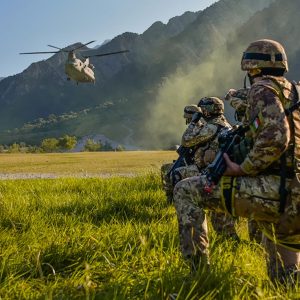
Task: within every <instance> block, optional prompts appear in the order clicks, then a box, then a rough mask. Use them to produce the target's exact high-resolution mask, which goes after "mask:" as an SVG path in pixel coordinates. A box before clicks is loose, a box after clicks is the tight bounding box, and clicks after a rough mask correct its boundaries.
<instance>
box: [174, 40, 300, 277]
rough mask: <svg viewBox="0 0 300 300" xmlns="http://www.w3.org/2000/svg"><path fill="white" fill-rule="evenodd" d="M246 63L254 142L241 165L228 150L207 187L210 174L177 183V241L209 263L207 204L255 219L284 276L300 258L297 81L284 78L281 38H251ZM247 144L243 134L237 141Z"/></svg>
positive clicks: (195, 261) (274, 266)
mask: <svg viewBox="0 0 300 300" xmlns="http://www.w3.org/2000/svg"><path fill="white" fill-rule="evenodd" d="M241 67H242V70H244V71H247V73H248V77H249V79H250V82H251V89H250V92H249V96H248V105H249V107H248V108H247V115H248V120H250V121H249V125H250V128H251V130H250V131H248V132H247V133H246V138H247V139H248V140H249V139H250V142H251V143H250V145H251V146H250V149H249V152H248V153H245V155H244V158H243V160H242V162H241V163H240V164H238V163H235V162H233V161H231V160H230V158H229V156H228V155H227V154H224V159H225V161H226V164H227V169H226V171H225V173H224V175H226V176H223V177H222V178H221V181H220V182H219V183H218V184H217V185H216V186H215V187H214V188H213V189H212V190H211V191H210V193H206V192H205V189H204V187H205V186H207V184H208V178H207V177H206V176H205V175H203V176H198V177H192V178H188V179H185V180H182V181H181V182H179V183H178V184H177V185H176V186H175V189H174V204H175V207H176V211H177V216H178V222H179V234H180V243H181V248H182V251H183V255H184V256H185V257H186V258H187V259H189V260H190V261H191V263H192V266H193V267H199V263H200V262H201V264H208V263H209V252H208V245H209V243H208V236H207V227H206V226H205V213H204V209H211V210H216V211H228V212H230V213H231V214H232V215H234V216H241V217H246V218H251V219H254V220H256V221H258V222H259V225H260V227H261V228H262V229H263V232H264V234H265V236H266V238H265V241H266V242H265V246H266V250H267V253H268V254H269V256H268V271H269V276H270V278H271V279H276V278H277V279H279V280H280V281H283V280H285V279H287V276H290V275H291V274H294V271H295V270H297V267H298V265H299V262H300V255H299V252H297V251H299V249H300V238H299V236H300V111H299V109H295V108H296V107H297V105H298V104H299V94H298V92H297V89H298V86H297V85H295V84H292V83H290V82H289V81H288V80H287V79H286V78H285V77H284V74H285V72H286V71H287V70H288V64H287V58H286V54H285V50H284V48H283V47H282V45H280V44H279V43H278V42H275V41H272V40H258V41H255V42H253V43H251V44H250V45H249V46H248V48H247V49H246V51H245V52H244V55H243V57H242V62H241ZM299 91H300V89H299ZM297 102H298V104H296V103H297ZM242 144H243V140H241V142H240V144H238V146H240V145H242ZM239 148H241V147H235V150H238V149H239ZM234 154H235V153H234ZM237 155H239V154H237ZM234 157H236V155H234ZM291 250H292V251H295V252H292V251H291Z"/></svg>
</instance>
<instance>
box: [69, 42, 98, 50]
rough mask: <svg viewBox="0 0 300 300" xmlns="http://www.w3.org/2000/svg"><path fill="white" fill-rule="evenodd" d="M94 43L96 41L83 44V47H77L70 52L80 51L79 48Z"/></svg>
mask: <svg viewBox="0 0 300 300" xmlns="http://www.w3.org/2000/svg"><path fill="white" fill-rule="evenodd" d="M94 42H96V41H90V42H88V43H85V44H83V45H81V46H79V47H76V48H74V49H72V50H71V51H75V50H78V49H80V48H82V47H84V46H87V45H89V44H91V43H94Z"/></svg>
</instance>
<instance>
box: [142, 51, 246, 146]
mask: <svg viewBox="0 0 300 300" xmlns="http://www.w3.org/2000/svg"><path fill="white" fill-rule="evenodd" d="M234 52H236V54H233V52H232V51H228V50H227V49H226V48H225V49H219V50H216V51H215V52H214V53H212V54H211V55H210V57H209V58H208V59H207V60H205V61H204V62H201V63H199V64H197V65H193V66H191V65H189V66H184V69H183V68H180V67H179V68H178V69H177V70H176V72H175V73H174V74H172V75H170V76H168V77H167V78H164V80H163V82H162V83H161V87H160V88H159V90H158V92H157V97H156V99H155V102H154V105H153V106H152V107H151V113H150V116H149V119H148V122H147V123H146V128H145V131H146V132H148V134H147V136H148V137H149V136H150V137H151V138H150V139H149V141H148V142H149V145H150V143H151V146H152V147H153V145H154V147H156V148H163V149H168V148H170V147H172V146H174V145H176V144H180V141H181V136H182V133H183V132H184V130H185V128H186V125H185V119H184V118H183V109H184V106H185V105H187V104H197V103H198V101H199V100H200V99H201V98H202V97H205V96H218V97H220V98H222V97H223V96H224V95H225V93H226V92H227V91H228V90H229V89H230V88H240V87H242V84H243V76H244V74H243V72H241V71H240V56H241V53H242V52H240V50H238V49H235V51H234ZM225 114H226V116H227V117H228V118H229V120H230V121H233V123H234V118H233V110H232V108H231V107H230V106H229V105H228V103H225Z"/></svg>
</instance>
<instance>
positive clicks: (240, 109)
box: [225, 88, 262, 243]
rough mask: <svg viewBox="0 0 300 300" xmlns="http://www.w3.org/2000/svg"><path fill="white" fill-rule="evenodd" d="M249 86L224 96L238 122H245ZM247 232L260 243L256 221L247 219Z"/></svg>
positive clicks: (231, 91)
mask: <svg viewBox="0 0 300 300" xmlns="http://www.w3.org/2000/svg"><path fill="white" fill-rule="evenodd" d="M249 91H250V88H243V89H239V90H235V89H230V90H229V91H228V93H227V94H226V96H225V100H226V101H228V102H229V103H230V105H231V106H232V107H233V108H234V109H235V119H236V120H237V121H238V122H242V123H243V122H246V121H247V120H246V110H247V108H248V107H249V105H248V102H247V98H248V94H249ZM248 234H249V238H250V240H251V241H256V242H257V243H261V241H262V232H261V231H260V230H259V225H258V223H257V222H256V221H255V220H253V219H249V220H248Z"/></svg>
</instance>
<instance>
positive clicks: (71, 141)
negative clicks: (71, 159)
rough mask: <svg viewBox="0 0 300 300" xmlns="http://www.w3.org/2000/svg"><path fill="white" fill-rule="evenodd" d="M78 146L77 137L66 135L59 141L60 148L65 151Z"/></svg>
mask: <svg viewBox="0 0 300 300" xmlns="http://www.w3.org/2000/svg"><path fill="white" fill-rule="evenodd" d="M76 144H77V138H76V136H69V135H65V136H63V137H61V138H59V140H58V147H59V148H61V149H65V150H71V149H73V148H74V147H75V146H76Z"/></svg>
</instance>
